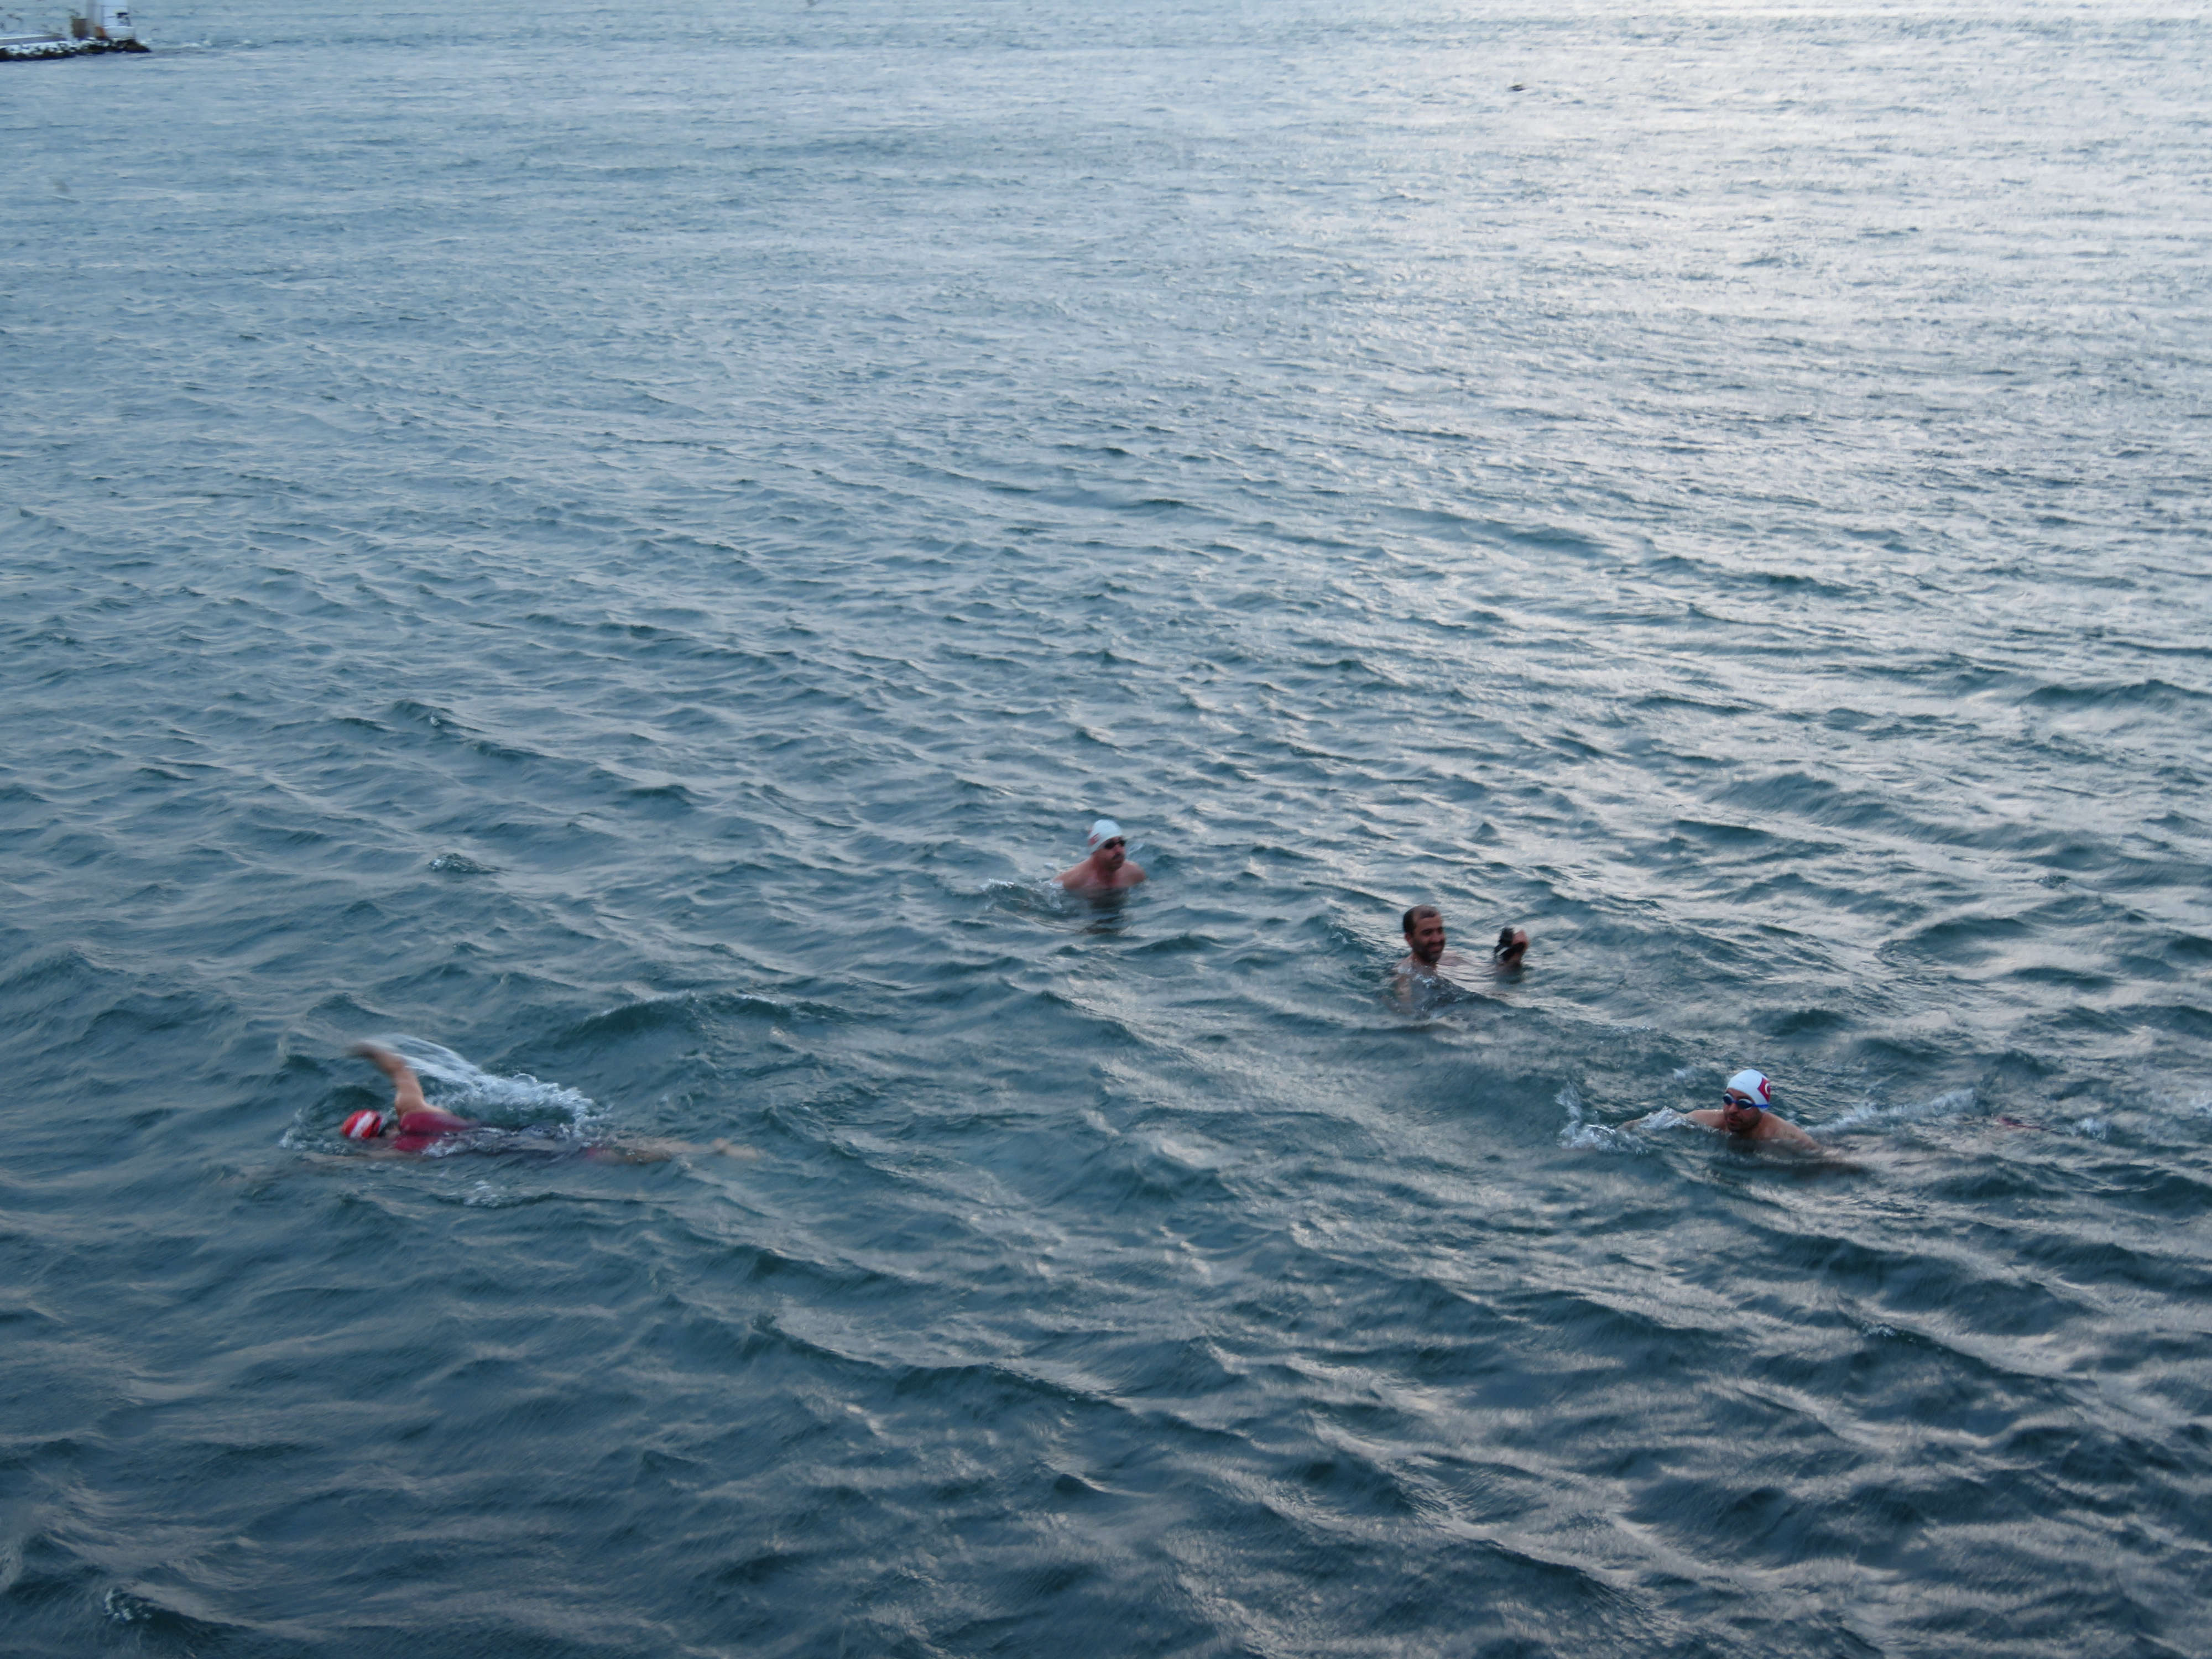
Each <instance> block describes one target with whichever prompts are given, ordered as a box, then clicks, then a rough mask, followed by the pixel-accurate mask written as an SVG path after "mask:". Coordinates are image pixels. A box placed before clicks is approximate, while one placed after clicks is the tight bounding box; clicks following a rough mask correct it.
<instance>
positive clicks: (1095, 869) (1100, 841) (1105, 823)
mask: <svg viewBox="0 0 2212 1659" xmlns="http://www.w3.org/2000/svg"><path fill="white" fill-rule="evenodd" d="M1090 839H1091V856H1090V857H1089V858H1087V859H1085V860H1083V862H1082V863H1080V864H1079V865H1076V866H1073V867H1072V868H1070V869H1066V870H1063V871H1061V872H1060V873H1059V874H1058V875H1056V876H1054V878H1053V879H1054V881H1056V882H1058V883H1059V884H1060V885H1061V886H1062V887H1065V888H1066V889H1067V890H1068V891H1069V892H1071V893H1112V892H1118V891H1121V890H1122V889H1124V888H1129V887H1134V886H1135V885H1136V884H1138V883H1139V882H1140V881H1142V880H1143V879H1144V878H1145V872H1144V868H1143V866H1140V865H1135V864H1132V863H1130V862H1129V841H1128V837H1127V836H1124V835H1123V834H1122V833H1121V825H1120V824H1118V823H1115V822H1114V820H1113V819H1111V818H1101V819H1099V820H1098V822H1097V823H1094V824H1092V825H1091V837H1090Z"/></svg>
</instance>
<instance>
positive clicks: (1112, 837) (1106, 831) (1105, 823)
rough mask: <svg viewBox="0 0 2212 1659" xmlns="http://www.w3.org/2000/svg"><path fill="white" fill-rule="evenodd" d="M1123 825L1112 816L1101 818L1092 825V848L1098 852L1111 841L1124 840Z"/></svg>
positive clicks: (1125, 838)
mask: <svg viewBox="0 0 2212 1659" xmlns="http://www.w3.org/2000/svg"><path fill="white" fill-rule="evenodd" d="M1124 840H1127V837H1126V836H1123V835H1122V833H1121V825H1120V824H1118V823H1115V822H1114V820H1113V819H1111V818H1101V819H1099V820H1098V822H1097V823H1094V824H1092V825H1091V851H1092V852H1094V853H1095V852H1097V850H1098V849H1099V848H1102V847H1103V846H1104V845H1105V844H1106V843H1107V842H1109V841H1124Z"/></svg>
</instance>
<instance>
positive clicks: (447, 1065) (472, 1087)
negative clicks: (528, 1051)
mask: <svg viewBox="0 0 2212 1659" xmlns="http://www.w3.org/2000/svg"><path fill="white" fill-rule="evenodd" d="M373 1040H374V1042H376V1043H377V1045H378V1046H379V1047H380V1048H389V1049H391V1050H392V1052H393V1053H394V1054H398V1055H399V1056H400V1057H401V1058H402V1059H404V1060H406V1062H407V1063H408V1064H409V1065H410V1066H413V1067H414V1068H415V1074H416V1076H417V1077H419V1078H421V1079H422V1081H423V1084H424V1085H425V1087H424V1089H423V1093H424V1094H425V1095H426V1096H433V1095H435V1097H434V1098H432V1099H431V1102H430V1103H431V1104H432V1105H434V1106H437V1107H440V1108H441V1109H444V1110H446V1111H449V1112H452V1113H453V1114H455V1115H457V1116H461V1117H498V1118H502V1119H506V1120H508V1121H513V1122H518V1123H548V1122H554V1121H559V1122H564V1123H566V1124H567V1125H568V1127H571V1128H573V1129H575V1130H578V1131H583V1130H586V1129H587V1128H589V1127H591V1125H592V1121H593V1118H594V1115H595V1112H596V1108H595V1106H594V1104H593V1103H592V1099H591V1097H589V1096H588V1095H585V1094H581V1093H580V1092H578V1091H576V1090H574V1089H571V1088H569V1087H568V1086H567V1085H564V1084H559V1083H547V1082H544V1080H542V1079H538V1078H534V1077H532V1076H531V1075H530V1074H529V1073H527V1072H519V1073H515V1074H514V1075H513V1076H512V1077H501V1076H500V1075H498V1074H497V1073H492V1072H487V1071H485V1070H483V1068H482V1067H481V1066H475V1065H472V1064H471V1063H470V1062H469V1061H468V1060H464V1059H463V1058H462V1057H461V1056H460V1055H459V1054H455V1053H454V1052H453V1050H452V1049H450V1048H441V1046H440V1045H439V1044H437V1043H435V1042H425V1041H424V1040H423V1039H422V1038H421V1037H411V1036H404V1035H403V1036H388V1037H377V1038H374V1039H373ZM433 1083H435V1084H436V1085H438V1087H437V1088H436V1090H435V1091H433V1090H432V1089H430V1088H429V1087H428V1085H430V1084H433Z"/></svg>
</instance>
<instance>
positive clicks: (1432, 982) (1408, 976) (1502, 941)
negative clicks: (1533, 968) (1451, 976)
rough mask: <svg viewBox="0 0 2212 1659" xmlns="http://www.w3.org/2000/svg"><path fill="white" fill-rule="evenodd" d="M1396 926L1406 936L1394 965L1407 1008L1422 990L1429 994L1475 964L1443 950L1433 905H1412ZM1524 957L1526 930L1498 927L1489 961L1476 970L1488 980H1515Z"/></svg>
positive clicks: (1438, 915) (1440, 918) (1438, 912)
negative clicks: (1452, 971) (1400, 955)
mask: <svg viewBox="0 0 2212 1659" xmlns="http://www.w3.org/2000/svg"><path fill="white" fill-rule="evenodd" d="M1399 926H1400V927H1401V928H1403V929H1404V931H1405V934H1406V954H1405V956H1404V957H1401V959H1400V960H1399V963H1398V970H1397V971H1398V1000H1399V1001H1400V1002H1401V1003H1404V1004H1405V1005H1406V1006H1408V1007H1411V1006H1413V1001H1414V1000H1415V994H1416V992H1417V991H1420V990H1422V989H1423V987H1427V989H1429V990H1431V991H1433V990H1434V988H1435V987H1437V985H1438V984H1439V983H1449V981H1448V980H1447V978H1446V975H1447V973H1448V972H1449V971H1451V970H1456V971H1459V972H1462V973H1464V972H1466V971H1467V970H1468V969H1470V968H1472V967H1474V966H1475V965H1476V964H1474V963H1470V962H1468V959H1467V958H1466V957H1463V956H1462V955H1461V954H1460V953H1459V952H1458V951H1447V950H1446V949H1445V948H1444V918H1443V912H1442V911H1441V910H1439V909H1437V907H1436V906H1435V905H1433V904H1417V905H1415V906H1414V907H1413V908H1412V909H1410V910H1408V911H1407V912H1406V914H1405V915H1403V916H1401V918H1399ZM1527 956H1528V929H1527V928H1525V927H1504V928H1501V929H1499V930H1498V943H1497V944H1496V945H1492V946H1491V949H1490V960H1489V961H1488V962H1486V963H1482V964H1480V971H1482V972H1485V973H1487V974H1488V975H1490V976H1491V977H1492V979H1518V978H1520V976H1521V969H1522V962H1523V959H1524V958H1525V957H1527Z"/></svg>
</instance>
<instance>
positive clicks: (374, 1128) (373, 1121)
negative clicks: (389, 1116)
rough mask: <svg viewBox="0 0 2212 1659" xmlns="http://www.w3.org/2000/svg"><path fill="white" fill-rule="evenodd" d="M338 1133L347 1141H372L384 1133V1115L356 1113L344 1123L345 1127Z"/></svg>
mask: <svg viewBox="0 0 2212 1659" xmlns="http://www.w3.org/2000/svg"><path fill="white" fill-rule="evenodd" d="M338 1133H340V1134H342V1135H343V1136H344V1137H345V1138H346V1139H348V1140H374V1139H376V1138H377V1136H379V1135H380V1134H381V1133H384V1114H383V1113H381V1112H356V1113H355V1114H354V1115H352V1116H351V1117H349V1118H348V1119H347V1120H346V1121H345V1127H343V1129H341V1130H339V1131H338Z"/></svg>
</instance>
